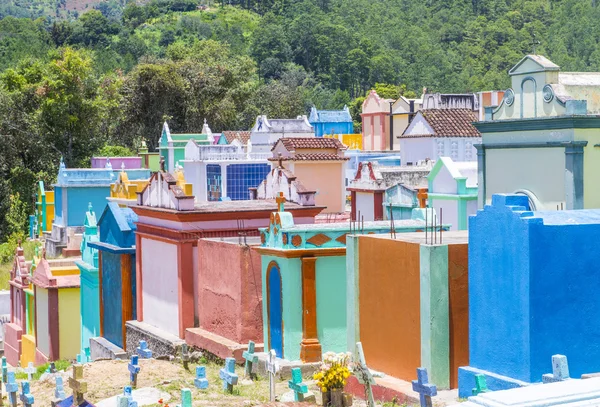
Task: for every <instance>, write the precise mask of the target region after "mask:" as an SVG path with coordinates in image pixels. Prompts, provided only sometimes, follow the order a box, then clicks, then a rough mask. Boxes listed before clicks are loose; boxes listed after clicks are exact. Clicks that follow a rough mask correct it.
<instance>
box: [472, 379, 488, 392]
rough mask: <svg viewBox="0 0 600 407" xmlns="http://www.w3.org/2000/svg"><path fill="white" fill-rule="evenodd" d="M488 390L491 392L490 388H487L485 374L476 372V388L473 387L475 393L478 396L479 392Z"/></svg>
mask: <svg viewBox="0 0 600 407" xmlns="http://www.w3.org/2000/svg"><path fill="white" fill-rule="evenodd" d="M487 392H489V390H488V388H487V383H486V380H485V375H482V374H476V375H475V388H474V389H473V395H474V396H477V395H478V394H479V393H487Z"/></svg>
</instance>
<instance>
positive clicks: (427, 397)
mask: <svg viewBox="0 0 600 407" xmlns="http://www.w3.org/2000/svg"><path fill="white" fill-rule="evenodd" d="M412 388H413V391H416V392H417V393H419V400H420V401H421V407H431V397H433V396H437V387H436V385H435V384H430V383H429V378H428V377H427V369H425V368H424V367H420V368H418V369H417V380H413V381H412Z"/></svg>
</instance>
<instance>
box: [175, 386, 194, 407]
mask: <svg viewBox="0 0 600 407" xmlns="http://www.w3.org/2000/svg"><path fill="white" fill-rule="evenodd" d="M177 407H192V391H191V390H190V389H181V404H177Z"/></svg>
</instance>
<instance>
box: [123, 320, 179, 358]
mask: <svg viewBox="0 0 600 407" xmlns="http://www.w3.org/2000/svg"><path fill="white" fill-rule="evenodd" d="M125 331H126V345H127V356H128V357H129V356H131V355H133V354H135V350H136V348H137V347H138V346H139V343H140V340H144V341H146V343H147V344H148V348H149V349H150V350H151V351H152V357H154V358H156V357H159V356H169V355H173V356H177V355H178V354H179V353H180V350H181V345H183V344H184V343H185V341H184V340H183V339H180V338H179V337H177V336H175V335H173V334H170V333H168V332H165V331H163V330H162V329H159V328H156V327H154V326H152V325H150V324H147V323H145V322H140V321H127V322H126V323H125Z"/></svg>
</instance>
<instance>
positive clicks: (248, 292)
mask: <svg viewBox="0 0 600 407" xmlns="http://www.w3.org/2000/svg"><path fill="white" fill-rule="evenodd" d="M198 256H199V268H198V279H197V281H198V283H197V284H198V285H197V291H198V299H197V307H198V313H199V324H200V327H201V328H202V329H206V330H207V331H209V332H213V333H215V334H217V335H221V336H223V337H225V338H228V339H230V340H232V341H235V342H237V343H247V342H248V341H249V340H253V341H255V342H262V340H263V331H262V326H263V320H262V298H263V295H262V283H261V262H260V255H259V254H258V253H257V252H255V251H254V250H253V249H252V248H251V247H249V246H240V245H239V244H237V242H235V243H230V242H220V241H215V240H205V239H200V240H199V241H198ZM223 259H227V265H228V266H227V267H223V265H224V263H223Z"/></svg>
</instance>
